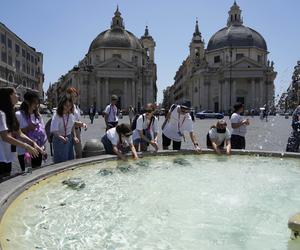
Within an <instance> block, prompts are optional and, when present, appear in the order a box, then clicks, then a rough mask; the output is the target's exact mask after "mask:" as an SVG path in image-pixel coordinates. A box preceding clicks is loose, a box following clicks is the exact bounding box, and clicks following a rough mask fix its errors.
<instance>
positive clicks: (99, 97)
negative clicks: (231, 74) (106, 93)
mask: <svg viewBox="0 0 300 250" xmlns="http://www.w3.org/2000/svg"><path fill="white" fill-rule="evenodd" d="M100 84H101V83H100V79H96V93H97V94H96V105H97V109H100V108H101V107H100V105H101V91H100V87H101V85H100Z"/></svg>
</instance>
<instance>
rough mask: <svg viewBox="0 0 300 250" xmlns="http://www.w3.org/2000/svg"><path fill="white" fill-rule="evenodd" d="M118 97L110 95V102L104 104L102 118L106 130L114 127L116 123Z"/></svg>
mask: <svg viewBox="0 0 300 250" xmlns="http://www.w3.org/2000/svg"><path fill="white" fill-rule="evenodd" d="M117 102H118V97H117V96H116V95H112V96H111V103H110V104H109V105H107V106H106V108H105V110H104V120H105V124H106V130H109V129H110V128H114V127H116V126H117V125H118V108H117V106H116V105H117Z"/></svg>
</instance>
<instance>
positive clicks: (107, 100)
mask: <svg viewBox="0 0 300 250" xmlns="http://www.w3.org/2000/svg"><path fill="white" fill-rule="evenodd" d="M108 82H109V79H108V78H105V91H104V93H105V95H104V96H105V98H104V100H105V104H106V103H109V102H110V96H109V92H108Z"/></svg>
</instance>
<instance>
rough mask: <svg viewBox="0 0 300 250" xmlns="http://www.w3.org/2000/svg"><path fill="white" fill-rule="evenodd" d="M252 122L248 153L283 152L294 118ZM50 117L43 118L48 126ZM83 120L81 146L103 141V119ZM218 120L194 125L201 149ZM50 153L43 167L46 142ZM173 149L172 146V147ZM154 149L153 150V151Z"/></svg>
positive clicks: (15, 168) (16, 169)
mask: <svg viewBox="0 0 300 250" xmlns="http://www.w3.org/2000/svg"><path fill="white" fill-rule="evenodd" d="M247 118H249V119H250V126H248V132H247V135H246V149H249V150H258V151H259V150H263V151H279V152H284V151H285V147H286V143H287V139H288V136H289V134H290V132H291V117H290V118H289V119H285V117H283V116H270V117H268V122H266V121H265V120H264V121H261V120H260V119H259V117H258V116H255V117H247ZM48 119H49V117H44V121H45V123H46V122H47V120H48ZM225 120H226V121H227V123H228V125H229V126H228V127H229V128H230V129H231V126H230V124H229V122H228V116H227V117H225ZM82 121H84V122H85V123H87V125H88V129H87V131H82V133H81V137H82V144H83V145H84V143H85V142H86V141H87V140H90V139H93V138H96V139H99V140H100V139H101V137H102V136H103V135H104V133H105V123H104V119H103V117H102V116H99V117H98V118H97V119H94V123H93V124H90V119H89V117H88V116H85V117H84V116H82ZM163 121H164V117H163V116H160V119H159V128H160V127H161V125H162V123H163ZM216 121H217V120H216V119H205V120H199V119H196V121H195V123H194V131H195V133H196V136H197V138H198V142H199V144H200V147H201V148H205V147H206V134H207V132H208V130H209V128H210V126H211V125H213V124H215V123H216ZM119 123H129V118H128V116H124V117H123V119H120V120H119ZM46 146H47V152H48V160H47V161H46V162H44V163H43V164H44V165H49V164H52V163H53V161H52V157H51V156H50V147H49V144H48V143H47V145H46ZM159 147H160V149H161V148H162V145H161V133H160V135H159ZM170 148H171V147H170ZM182 148H186V149H190V148H193V145H192V143H191V140H190V138H189V135H188V134H186V142H183V143H182ZM151 150H152V149H151ZM20 171H21V170H20V167H19V164H18V163H17V162H15V163H14V164H13V171H12V174H15V173H18V172H20Z"/></svg>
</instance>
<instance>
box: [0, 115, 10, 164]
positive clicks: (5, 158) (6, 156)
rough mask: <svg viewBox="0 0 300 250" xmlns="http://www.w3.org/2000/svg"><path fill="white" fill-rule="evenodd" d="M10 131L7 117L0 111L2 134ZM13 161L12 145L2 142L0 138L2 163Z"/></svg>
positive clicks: (0, 129)
mask: <svg viewBox="0 0 300 250" xmlns="http://www.w3.org/2000/svg"><path fill="white" fill-rule="evenodd" d="M3 131H8V127H7V125H6V115H5V113H4V112H3V111H1V110H0V132H3ZM12 161H13V153H12V152H11V145H10V144H9V143H7V142H5V141H3V140H2V138H1V136H0V162H5V163H10V162H12Z"/></svg>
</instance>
